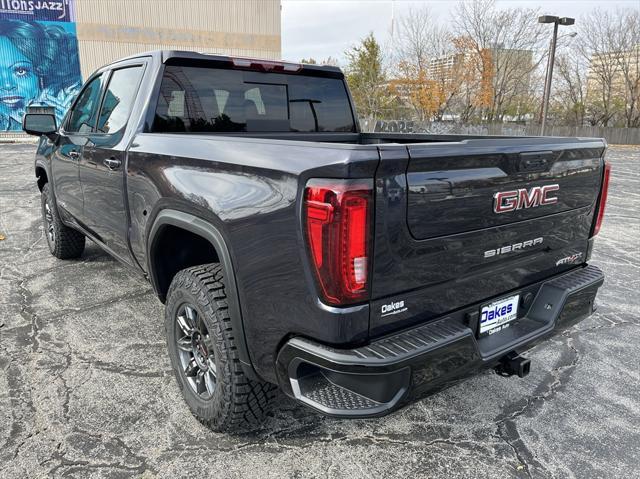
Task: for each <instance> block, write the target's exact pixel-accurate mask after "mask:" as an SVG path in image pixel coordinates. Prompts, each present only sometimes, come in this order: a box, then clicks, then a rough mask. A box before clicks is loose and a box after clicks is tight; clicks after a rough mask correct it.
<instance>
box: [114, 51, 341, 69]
mask: <svg viewBox="0 0 640 479" xmlns="http://www.w3.org/2000/svg"><path fill="white" fill-rule="evenodd" d="M144 57H153V58H155V59H157V60H159V61H161V62H162V63H166V62H167V61H168V60H169V59H172V58H184V59H187V60H213V61H220V62H231V61H232V60H233V59H234V58H247V59H250V60H256V61H258V62H259V61H265V62H283V63H296V64H300V65H302V66H303V68H304V69H305V70H318V71H325V72H334V73H341V74H342V70H341V69H340V68H339V67H336V66H332V65H314V64H310V63H301V62H292V61H288V60H273V59H268V58H255V57H243V56H235V55H233V56H231V55H217V54H215V53H200V52H192V51H186V50H149V51H146V52H142V53H136V54H135V55H130V56H128V57H124V58H119V59H118V60H116V61H113V62H111V63H109V64H108V65H105V66H110V65H114V64H117V63H120V62H122V61H125V60H133V59H135V58H144ZM103 68H104V67H103Z"/></svg>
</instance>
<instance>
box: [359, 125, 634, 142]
mask: <svg viewBox="0 0 640 479" xmlns="http://www.w3.org/2000/svg"><path fill="white" fill-rule="evenodd" d="M360 127H361V128H362V131H367V132H393V133H429V134H433V135H446V134H461V135H503V136H538V135H540V125H519V124H515V123H491V124H485V125H465V124H460V123H453V122H420V121H410V120H409V121H405V120H361V121H360ZM545 136H578V137H590V138H605V139H606V140H607V143H609V144H611V145H640V128H612V127H603V126H575V127H574V126H548V127H547V128H546V132H545Z"/></svg>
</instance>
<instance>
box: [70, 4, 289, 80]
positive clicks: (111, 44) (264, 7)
mask: <svg viewBox="0 0 640 479" xmlns="http://www.w3.org/2000/svg"><path fill="white" fill-rule="evenodd" d="M75 10H76V30H77V36H78V46H79V50H80V67H81V71H82V75H83V77H84V78H86V77H87V75H89V74H90V73H91V72H93V71H94V70H95V69H96V68H98V67H100V66H102V65H104V64H106V63H109V62H111V61H113V60H116V59H118V58H121V57H124V56H127V55H132V54H135V53H139V52H143V51H147V50H154V49H176V50H195V51H199V52H208V53H221V54H229V55H238V56H250V57H259V58H268V59H279V58H280V52H281V44H280V0H100V1H96V0H76V5H75Z"/></svg>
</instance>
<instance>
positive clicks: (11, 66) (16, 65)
mask: <svg viewBox="0 0 640 479" xmlns="http://www.w3.org/2000/svg"><path fill="white" fill-rule="evenodd" d="M39 93H40V87H39V79H38V76H37V75H36V74H35V71H34V65H33V63H31V60H29V59H28V58H27V57H25V56H24V55H23V54H22V53H20V51H19V50H18V49H17V48H16V47H15V46H14V45H13V43H12V42H11V40H9V39H8V38H7V37H0V107H3V108H2V109H8V110H10V111H12V112H23V111H24V109H25V107H26V105H28V104H29V103H30V102H31V101H32V100H33V99H34V98H36V97H37V96H38V95H39Z"/></svg>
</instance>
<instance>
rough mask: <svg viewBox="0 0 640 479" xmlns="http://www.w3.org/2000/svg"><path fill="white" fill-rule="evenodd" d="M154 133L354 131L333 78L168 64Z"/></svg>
mask: <svg viewBox="0 0 640 479" xmlns="http://www.w3.org/2000/svg"><path fill="white" fill-rule="evenodd" d="M153 131H155V132H220V133H222V132H354V131H355V125H354V121H353V115H352V113H351V108H350V104H349V99H348V96H347V92H346V89H345V86H344V82H343V81H342V80H341V79H337V78H323V77H311V76H303V75H286V74H278V73H256V72H245V71H240V70H224V69H218V68H207V67H194V66H179V65H168V66H167V67H166V68H165V72H164V76H163V79H162V84H161V87H160V96H159V98H158V106H157V108H156V113H155V118H154V124H153Z"/></svg>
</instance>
